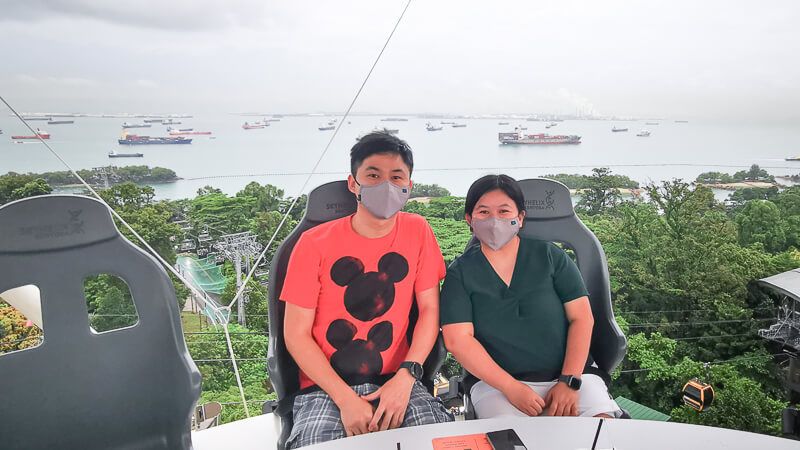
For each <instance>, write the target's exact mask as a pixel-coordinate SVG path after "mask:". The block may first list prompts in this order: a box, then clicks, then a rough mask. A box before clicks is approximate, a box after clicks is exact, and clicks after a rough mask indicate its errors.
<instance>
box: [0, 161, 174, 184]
mask: <svg viewBox="0 0 800 450" xmlns="http://www.w3.org/2000/svg"><path fill="white" fill-rule="evenodd" d="M101 169H102V171H101ZM103 171H104V172H105V173H106V175H105V176H107V177H108V183H109V184H110V185H115V184H122V183H127V182H132V183H136V184H150V183H155V184H158V183H170V182H173V181H178V180H180V179H181V178H180V177H179V176H178V175H177V174H176V173H175V171H173V170H171V169H165V168H163V167H153V168H150V167H149V166H126V167H114V166H107V167H103V168H99V167H98V168H94V169H82V170H78V171H77V172H78V175H80V176H81V178H83V179H84V180H86V182H87V183H89V184H93V185H96V186H103V185H104V184H105V181H104V175H103ZM6 175H8V176H15V175H24V176H25V177H26V178H31V179H36V178H41V179H43V180H44V181H45V182H47V184H49V185H50V186H52V187H67V186H75V185H77V186H80V185H81V184H80V183H79V182H78V180H77V179H76V178H75V176H74V175H72V172H69V171H66V170H65V171H59V172H44V173H32V172H31V173H27V174H17V173H15V172H8V173H7V174H6Z"/></svg>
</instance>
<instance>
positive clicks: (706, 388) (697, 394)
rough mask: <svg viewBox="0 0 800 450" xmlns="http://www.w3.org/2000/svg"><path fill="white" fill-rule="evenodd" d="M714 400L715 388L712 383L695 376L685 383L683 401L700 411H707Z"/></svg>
mask: <svg viewBox="0 0 800 450" xmlns="http://www.w3.org/2000/svg"><path fill="white" fill-rule="evenodd" d="M713 401H714V388H713V387H711V385H710V384H708V383H706V382H704V381H701V380H700V379H699V378H693V379H692V380H690V381H689V382H688V383H686V384H685V385H683V403H684V404H686V405H688V406H690V407H691V408H694V409H696V410H698V411H705V410H707V409H708V408H709V407H710V406H711V402H713Z"/></svg>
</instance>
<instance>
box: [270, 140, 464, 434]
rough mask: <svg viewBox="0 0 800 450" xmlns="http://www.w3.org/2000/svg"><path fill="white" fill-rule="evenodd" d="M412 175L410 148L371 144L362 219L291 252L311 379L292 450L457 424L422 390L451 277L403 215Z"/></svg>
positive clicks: (293, 317)
mask: <svg viewBox="0 0 800 450" xmlns="http://www.w3.org/2000/svg"><path fill="white" fill-rule="evenodd" d="M413 167H414V161H413V155H412V153H411V149H410V148H409V147H408V145H407V144H406V143H405V142H404V141H402V140H400V139H398V138H396V137H394V136H392V135H390V134H388V133H385V132H374V133H371V134H368V135H366V136H364V137H362V138H361V139H360V140H359V141H358V142H357V143H356V144H355V145H354V146H353V148H352V149H351V151H350V169H351V174H350V175H349V176H348V178H347V185H348V188H349V190H350V191H351V192H352V193H353V194H354V195H355V196H356V199H357V200H358V209H357V211H356V213H355V214H353V215H351V216H348V217H344V218H341V219H338V220H334V221H330V222H327V223H324V224H321V225H319V226H317V227H315V228H312V229H310V230H308V231H306V232H305V233H303V235H302V236H301V237H300V239H299V240H298V241H297V245H296V246H295V248H294V251H293V252H292V255H291V258H290V259H289V266H288V271H287V275H286V280H285V282H284V287H283V291H282V292H281V295H280V299H281V300H283V301H285V302H286V314H285V318H284V337H285V340H286V347H287V349H288V350H289V352H290V353H291V354H292V357H293V358H294V359H295V361H296V362H297V365H298V366H299V367H300V388H301V391H300V393H299V394H298V395H297V397H296V398H295V400H294V407H293V412H294V427H293V429H292V433H291V435H290V437H289V440H288V442H287V447H289V448H298V447H303V446H306V445H311V444H315V443H319V442H324V441H328V440H332V439H338V438H341V437H344V436H353V435H358V434H363V433H369V432H372V431H379V430H386V429H389V428H397V427H399V426H413V425H421V424H428V423H438V422H444V421H449V420H452V417H451V416H450V415H449V414H448V412H447V411H446V410H445V408H444V406H443V405H442V403H441V401H439V400H438V399H436V398H433V397H432V396H431V395H430V394H429V393H428V392H427V390H426V389H425V387H424V386H423V385H422V384H421V383H420V382H419V380H420V378H421V377H422V375H423V374H422V363H423V362H424V361H425V358H427V356H428V353H429V352H430V350H431V348H432V347H433V344H434V342H435V341H436V337H437V335H438V333H439V281H440V280H441V279H442V278H444V275H445V266H444V260H443V258H442V254H441V251H440V250H439V245H438V243H437V242H436V238H435V236H434V235H433V231H432V230H431V228H430V226H429V225H428V223H427V222H426V221H425V219H424V218H422V217H420V216H418V215H415V214H408V213H404V212H399V211H400V209H401V208H402V207H403V206H404V205H405V203H406V201H407V200H408V197H409V195H410V192H411V171H412V170H413ZM415 298H416V305H417V308H418V311H419V315H418V320H417V322H416V326H415V327H414V329H413V334H412V333H410V332H409V319H410V312H411V309H412V304H413V303H414V301H415Z"/></svg>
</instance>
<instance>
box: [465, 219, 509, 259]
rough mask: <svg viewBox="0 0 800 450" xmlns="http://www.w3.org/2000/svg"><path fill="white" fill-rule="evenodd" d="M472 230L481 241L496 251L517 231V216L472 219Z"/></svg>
mask: <svg viewBox="0 0 800 450" xmlns="http://www.w3.org/2000/svg"><path fill="white" fill-rule="evenodd" d="M472 232H473V233H475V237H476V238H478V240H479V241H481V243H483V244H486V245H488V246H489V248H491V249H492V250H494V251H497V250H500V249H501V248H503V247H505V246H506V244H508V243H509V242H511V240H512V239H514V236H516V235H517V233H519V217H514V218H513V219H501V218H499V217H489V218H487V219H472Z"/></svg>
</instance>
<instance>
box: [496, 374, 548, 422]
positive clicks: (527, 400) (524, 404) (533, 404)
mask: <svg viewBox="0 0 800 450" xmlns="http://www.w3.org/2000/svg"><path fill="white" fill-rule="evenodd" d="M503 394H505V396H506V398H508V401H509V402H511V404H512V405H514V407H515V408H517V409H518V410H520V411H522V412H524V413H525V414H527V415H529V416H538V415H539V414H541V413H542V410H543V409H544V407H545V402H544V400H542V397H539V394H537V393H536V392H535V391H534V390H533V389H531V387H530V386H528V385H527V384H525V383H522V382H520V381H516V380H515V382H514V383H512V384H511V385H510V386H509V387H508V388H507V389H506V390H504V391H503Z"/></svg>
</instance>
